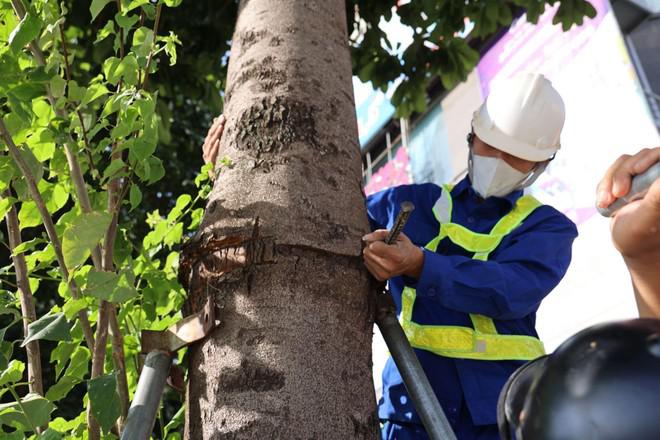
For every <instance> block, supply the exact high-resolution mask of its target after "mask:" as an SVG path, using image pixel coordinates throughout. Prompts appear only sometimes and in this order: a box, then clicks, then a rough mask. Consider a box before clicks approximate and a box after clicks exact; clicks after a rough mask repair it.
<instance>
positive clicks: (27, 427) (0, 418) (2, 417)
mask: <svg viewBox="0 0 660 440" xmlns="http://www.w3.org/2000/svg"><path fill="white" fill-rule="evenodd" d="M21 407H22V408H21ZM23 408H24V409H25V412H26V413H27V414H24V413H23ZM54 409H55V405H53V404H52V403H51V402H49V401H48V400H47V399H44V398H43V397H41V396H40V395H38V394H34V393H29V394H28V395H27V396H25V397H24V398H22V399H21V404H20V405H19V403H18V402H11V403H4V404H2V405H0V424H3V425H7V426H12V427H14V428H16V429H19V430H22V431H31V430H32V429H33V428H34V427H37V426H42V425H45V424H46V423H48V420H49V419H50V413H51V412H53V410H54Z"/></svg>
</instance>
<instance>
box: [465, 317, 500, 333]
mask: <svg viewBox="0 0 660 440" xmlns="http://www.w3.org/2000/svg"><path fill="white" fill-rule="evenodd" d="M470 320H472V325H473V326H474V329H475V330H476V331H478V332H480V333H489V334H491V335H496V334H497V329H496V328H495V323H494V322H493V320H492V319H490V318H489V317H488V316H484V315H477V314H472V313H470Z"/></svg>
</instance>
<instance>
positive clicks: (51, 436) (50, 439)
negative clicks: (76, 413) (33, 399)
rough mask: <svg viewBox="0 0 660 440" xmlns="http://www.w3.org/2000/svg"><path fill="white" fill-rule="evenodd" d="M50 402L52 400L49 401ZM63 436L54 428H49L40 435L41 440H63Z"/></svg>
mask: <svg viewBox="0 0 660 440" xmlns="http://www.w3.org/2000/svg"><path fill="white" fill-rule="evenodd" d="M49 400H50V399H49ZM61 439H62V434H60V433H59V432H57V431H55V430H54V429H52V428H48V429H47V430H45V431H44V432H42V433H41V434H40V435H39V440H61Z"/></svg>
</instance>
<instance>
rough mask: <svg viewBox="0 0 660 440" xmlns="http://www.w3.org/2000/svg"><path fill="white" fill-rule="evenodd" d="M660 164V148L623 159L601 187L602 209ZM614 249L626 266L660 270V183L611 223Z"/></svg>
mask: <svg viewBox="0 0 660 440" xmlns="http://www.w3.org/2000/svg"><path fill="white" fill-rule="evenodd" d="M656 162H660V147H656V148H652V149H644V150H641V151H640V152H638V153H637V154H635V155H633V156H630V155H623V156H621V157H619V158H618V159H617V160H616V161H615V162H614V164H612V166H611V167H610V168H609V169H608V170H607V172H606V173H605V176H604V177H603V179H602V180H601V181H600V183H599V185H598V206H600V207H603V208H604V207H607V206H609V205H610V204H611V203H612V202H613V201H614V200H615V199H616V198H618V197H621V196H624V195H625V194H626V193H627V192H628V191H629V190H630V185H631V180H632V178H633V176H635V175H637V174H641V173H643V172H644V171H646V170H647V169H649V168H650V167H651V166H652V165H654V164H655V163H656ZM610 228H611V231H612V241H613V242H614V246H615V247H616V248H617V250H618V251H619V252H621V254H622V255H623V257H624V258H625V259H626V263H627V264H628V265H629V266H630V264H631V263H632V264H637V263H643V264H646V263H649V262H652V263H653V265H654V266H655V267H660V179H658V180H656V181H655V183H654V184H653V185H651V188H649V190H648V192H647V193H646V195H645V196H644V198H642V199H640V200H636V201H634V202H631V203H629V204H628V205H626V206H624V207H623V208H621V209H620V210H618V211H617V212H616V213H615V214H614V217H613V218H612V221H611V223H610Z"/></svg>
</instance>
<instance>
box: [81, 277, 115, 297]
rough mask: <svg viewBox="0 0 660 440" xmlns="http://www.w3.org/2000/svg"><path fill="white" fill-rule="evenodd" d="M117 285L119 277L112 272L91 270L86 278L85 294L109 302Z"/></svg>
mask: <svg viewBox="0 0 660 440" xmlns="http://www.w3.org/2000/svg"><path fill="white" fill-rule="evenodd" d="M118 283H119V275H118V274H116V273H114V272H102V271H96V270H91V271H90V272H89V275H88V278H87V288H86V289H85V293H86V294H87V295H90V296H93V297H94V298H99V299H104V300H109V299H110V297H111V296H112V292H113V291H114V290H115V288H116V287H117V285H118Z"/></svg>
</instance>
